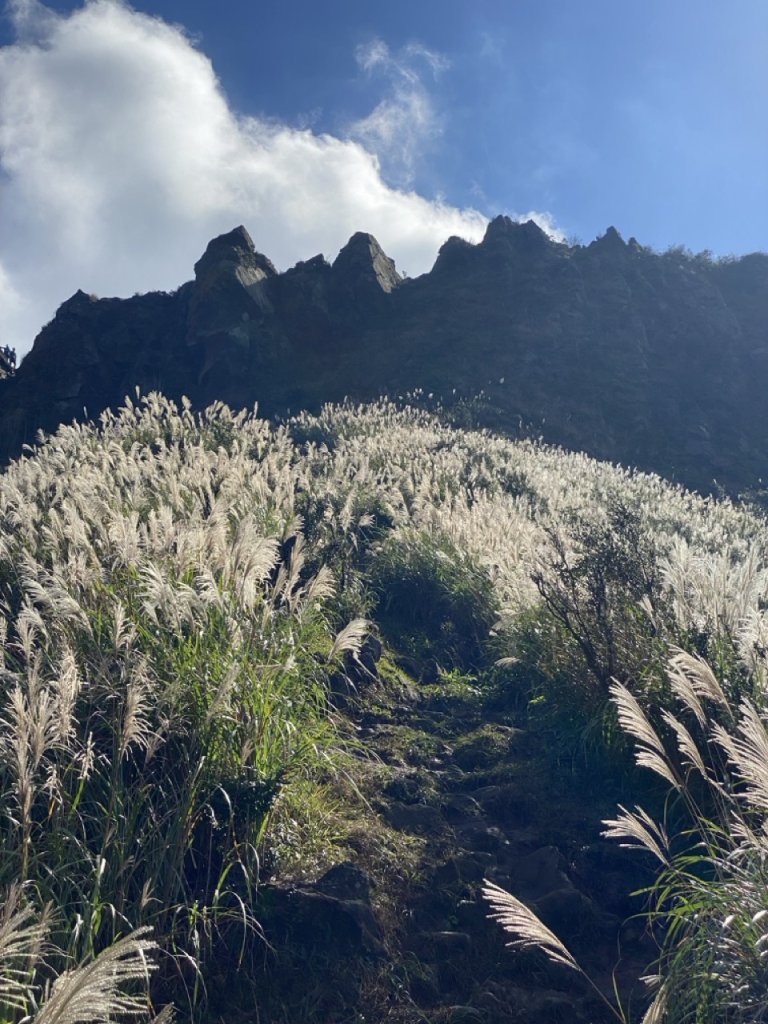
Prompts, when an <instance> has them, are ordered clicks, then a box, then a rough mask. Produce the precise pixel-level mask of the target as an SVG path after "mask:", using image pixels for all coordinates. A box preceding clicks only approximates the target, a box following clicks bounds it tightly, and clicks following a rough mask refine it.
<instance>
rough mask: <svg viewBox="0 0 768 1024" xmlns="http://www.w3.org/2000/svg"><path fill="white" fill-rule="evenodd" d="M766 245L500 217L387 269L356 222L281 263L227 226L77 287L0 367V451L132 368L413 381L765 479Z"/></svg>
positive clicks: (491, 419)
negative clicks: (400, 267) (158, 264)
mask: <svg viewBox="0 0 768 1024" xmlns="http://www.w3.org/2000/svg"><path fill="white" fill-rule="evenodd" d="M767 325H768V255H764V254H752V255H749V256H745V257H743V258H741V259H739V260H732V261H725V262H712V261H710V260H708V259H707V258H706V257H694V256H691V255H690V254H687V253H685V252H683V251H678V250H671V251H670V252H668V253H665V254H662V255H660V254H656V253H653V252H651V251H650V250H648V249H646V248H644V247H642V246H640V245H639V244H638V243H637V242H636V241H635V240H634V239H631V240H630V241H629V242H628V243H625V242H624V241H623V240H622V238H621V236H620V235H619V234H618V232H617V231H616V230H615V229H613V228H609V229H608V231H607V232H606V234H605V235H604V236H602V237H601V238H599V239H597V240H596V241H595V242H593V243H592V244H591V245H588V246H581V245H576V246H569V245H565V244H560V243H556V242H553V241H552V240H551V239H549V238H548V236H547V235H546V234H544V232H542V231H541V230H540V229H539V228H538V227H537V226H536V225H535V224H533V223H532V222H528V223H525V224H519V223H515V222H513V221H511V220H510V219H509V218H506V217H498V218H496V219H495V220H494V221H492V222H491V224H490V225H489V227H488V230H487V233H486V235H485V238H484V239H483V241H482V242H481V243H479V244H478V245H471V244H470V243H467V242H465V241H462V240H461V239H458V238H451V239H449V240H448V241H447V242H446V243H445V244H444V245H443V247H442V249H441V250H440V253H439V256H438V258H437V261H436V263H435V266H434V267H433V269H432V271H431V272H430V273H428V274H424V275H423V276H421V277H419V278H415V279H413V280H411V279H407V278H403V277H401V276H400V275H399V274H398V272H397V270H396V268H395V265H394V263H393V261H392V260H390V259H389V258H388V257H387V256H386V255H385V253H384V252H383V251H382V250H381V248H380V246H379V245H378V243H377V242H376V240H375V239H374V238H373V237H372V236H371V235H367V234H363V233H358V234H356V235H354V236H353V237H352V238H351V239H350V241H349V242H348V243H347V245H346V246H345V247H344V248H343V249H342V250H341V252H340V253H339V255H338V256H337V258H336V260H335V262H334V263H333V264H330V263H328V262H327V261H326V260H325V258H324V257H322V256H316V257H314V258H313V259H310V260H308V261H306V262H301V263H298V264H297V265H296V266H295V267H293V268H291V269H290V270H287V271H285V272H284V273H278V272H277V271H276V270H275V268H274V266H273V265H272V264H271V262H270V261H269V260H268V259H267V258H266V257H265V256H263V255H261V254H260V253H258V252H257V251H256V250H255V248H254V245H253V242H252V241H251V238H250V236H249V235H248V233H247V231H246V230H245V229H244V228H242V227H240V228H237V229H235V230H234V231H232V232H230V233H229V234H226V235H222V236H220V237H219V238H216V239H214V240H213V241H212V242H211V243H210V244H209V246H208V248H207V250H206V252H205V254H204V255H203V257H202V258H201V259H200V260H199V261H198V263H197V264H196V266H195V280H194V281H192V282H189V283H187V284H185V285H183V286H182V287H181V288H179V289H178V291H176V292H174V293H172V294H164V293H152V294H148V295H142V296H135V297H133V298H131V299H124V300H121V299H97V298H94V297H91V296H87V295H85V294H83V293H82V292H78V293H77V294H76V295H74V296H73V297H72V298H71V299H69V300H68V301H67V302H65V303H64V304H63V305H62V306H61V308H60V309H59V311H58V313H57V314H56V317H55V318H54V320H53V321H51V323H49V324H48V325H47V326H46V327H44V328H43V330H42V331H41V333H40V335H39V336H38V338H37V340H36V341H35V345H34V348H33V350H32V352H31V353H30V354H29V355H28V356H27V358H26V359H25V360H24V361H23V363H22V365H21V366H20V367H19V369H18V370H17V371H16V373H15V374H14V375H12V376H8V377H6V378H5V379H3V380H0V457H2V458H3V459H8V458H10V457H13V456H15V455H16V454H18V452H19V451H20V449H21V446H22V444H24V443H30V442H32V441H33V440H34V438H35V435H36V432H37V430H38V429H39V428H42V429H44V430H52V429H54V428H55V427H56V426H57V425H58V424H59V423H60V422H66V421H69V420H71V419H72V418H82V416H83V410H84V409H85V410H87V414H88V416H90V417H96V416H98V414H99V413H100V412H101V411H102V410H103V409H104V408H106V407H107V406H117V405H119V404H120V403H121V401H122V399H123V397H124V396H125V395H126V394H130V393H132V392H133V390H134V388H135V387H136V386H137V385H138V386H139V387H141V389H142V390H144V391H147V390H150V389H161V390H162V391H164V392H165V393H166V394H167V395H169V396H170V397H179V396H181V395H187V396H189V398H190V399H191V400H192V401H193V403H194V404H195V405H204V404H207V403H210V402H211V401H214V400H216V399H222V400H224V401H226V402H227V403H229V404H230V405H233V406H252V405H253V403H254V402H258V403H259V408H260V410H261V412H262V413H263V414H267V415H275V414H284V413H286V412H287V411H289V410H290V411H293V412H295V411H297V410H299V409H301V408H309V409H316V408H317V407H319V405H320V404H321V403H323V402H326V401H337V400H340V399H342V398H344V397H345V396H349V397H351V398H354V399H360V400H364V399H370V398H374V397H376V396H378V395H380V394H382V393H389V394H392V395H397V394H401V393H403V392H405V391H409V392H412V391H414V390H415V389H417V388H423V389H424V391H425V392H426V393H430V392H431V393H433V394H434V395H435V396H440V397H442V399H443V400H444V401H445V402H450V401H451V400H452V398H453V396H459V397H470V398H471V397H474V396H476V395H478V394H479V393H480V392H481V391H482V392H483V395H482V400H481V401H480V402H476V403H474V407H475V408H474V414H475V416H476V418H477V419H478V420H479V422H480V423H481V424H485V425H488V426H490V427H493V428H494V429H496V430H500V431H502V432H505V433H508V434H511V435H519V434H520V433H527V434H532V435H534V436H542V437H543V438H544V439H545V440H546V441H549V442H552V443H556V444H562V445H564V446H566V447H568V448H572V449H579V450H583V451H586V452H588V453H589V454H590V455H593V456H596V457H599V458H604V459H610V460H612V461H616V462H621V463H623V464H627V465H635V466H638V467H640V468H643V469H648V470H654V471H656V472H659V473H661V474H663V475H665V476H667V477H669V478H671V479H674V480H678V481H681V482H683V483H685V484H687V485H689V486H693V487H696V488H699V489H701V490H710V489H712V488H713V486H715V482H716V484H717V485H719V486H721V487H723V488H725V489H726V490H728V491H730V492H733V493H736V492H739V491H743V490H745V489H747V488H752V487H758V486H760V483H759V482H760V480H761V478H763V477H765V476H766V475H768V458H767V457H766V450H765V433H766V431H765V427H766V416H765V413H764V400H763V394H764V391H765V388H766V385H767V384H768V326H767Z"/></svg>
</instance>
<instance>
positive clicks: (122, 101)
mask: <svg viewBox="0 0 768 1024" xmlns="http://www.w3.org/2000/svg"><path fill="white" fill-rule="evenodd" d="M9 9H10V10H11V12H12V14H13V15H14V16H15V19H16V27H17V32H18V33H19V39H18V41H17V42H16V43H15V44H13V45H10V46H6V47H4V48H3V49H0V344H11V345H13V346H15V347H16V348H17V349H18V351H19V353H22V352H24V351H26V350H27V349H28V348H29V346H30V344H31V341H32V339H33V337H34V336H35V334H36V333H37V331H38V330H39V329H40V327H41V325H42V324H43V323H44V322H45V321H46V320H48V319H50V318H51V316H52V315H53V313H54V312H55V310H56V308H57V306H58V305H59V304H60V303H61V302H62V301H63V300H64V299H66V298H67V297H68V296H69V295H71V294H72V293H73V292H74V291H76V290H77V288H82V289H84V290H85V291H87V292H94V293H96V294H100V295H114V294H121V295H126V294H131V293H132V292H135V291H147V290H150V289H153V288H164V289H171V288H175V287H177V286H178V285H179V284H180V283H181V282H183V281H185V280H188V279H189V278H190V277H191V269H192V264H193V263H194V261H195V260H196V259H197V258H198V257H199V255H200V254H201V253H202V252H203V250H204V248H205V245H206V244H207V242H208V241H209V239H210V238H212V237H213V236H214V235H217V234H220V233H221V232H223V231H227V230H229V229H230V228H232V227H234V226H235V225H236V224H238V223H243V224H245V225H246V227H247V228H248V229H249V231H250V233H251V235H252V236H253V238H254V240H255V243H256V246H257V248H259V249H260V250H261V251H262V252H264V253H266V254H267V255H268V256H269V257H270V258H271V259H272V260H273V261H274V262H275V263H276V264H277V265H278V267H282V268H285V267H287V266H290V265H292V264H293V263H295V262H296V261H297V260H299V259H307V258H309V257H310V256H312V255H314V254H315V253H317V252H325V253H326V254H327V255H328V256H329V257H331V258H333V257H334V256H335V254H336V252H337V251H338V249H339V248H340V247H341V246H342V245H343V244H344V243H345V242H346V240H347V239H348V238H349V236H350V235H351V234H352V233H353V232H355V231H359V230H364V231H370V232H372V233H373V234H375V235H376V236H377V238H378V239H379V241H380V242H381V244H382V245H383V247H384V248H385V250H386V251H387V252H388V253H389V254H390V255H391V256H393V257H394V258H395V259H396V260H397V262H398V264H399V265H400V266H401V267H403V268H404V269H406V270H407V271H408V272H409V273H410V274H411V275H414V274H417V273H421V272H423V271H425V270H427V269H428V268H429V266H430V265H431V263H432V262H433V260H434V257H435V254H436V251H437V248H438V247H439V245H440V244H441V243H442V242H443V241H444V240H445V239H446V238H447V237H448V236H449V235H452V234H458V235H462V236H464V237H465V238H469V239H471V240H477V239H478V238H480V237H481V235H482V233H483V231H484V227H485V218H484V217H482V216H481V215H480V214H479V213H477V212H476V211H473V210H459V209H456V208H454V207H451V206H449V205H447V204H446V203H444V202H441V201H439V200H428V199H425V198H423V197H421V196H419V195H416V194H415V193H413V192H406V191H402V190H397V189H394V188H392V187H389V186H388V185H387V184H386V183H385V181H384V180H383V178H382V175H381V170H380V164H379V160H378V157H377V156H376V155H375V154H374V153H373V152H370V151H369V150H367V149H366V148H365V147H364V146H363V145H362V143H361V142H360V141H355V140H352V139H338V138H334V137H332V136H329V135H317V134H313V133H312V132H311V131H299V130H295V129H291V128H288V127H286V126H283V125H276V124H274V123H269V122H266V121H262V120H256V119H253V118H242V117H239V116H237V115H236V114H235V113H234V112H233V111H232V110H231V108H230V107H229V106H228V103H227V100H226V98H225V96H224V94H223V92H222V90H221V88H220V86H219V83H218V81H217V79H216V75H215V73H214V71H213V68H212V66H211V63H210V61H209V60H208V59H207V58H206V57H205V55H204V54H202V53H201V52H199V51H198V50H197V49H195V47H194V45H193V44H192V43H191V42H190V40H189V39H188V38H187V37H186V36H185V35H184V33H183V30H181V29H179V28H178V27H173V26H170V25H168V24H166V23H164V22H163V21H161V20H159V19H157V18H153V17H149V16H147V15H144V14H139V13H136V12H135V11H133V10H132V9H131V8H130V7H128V6H127V5H125V4H123V3H120V2H119V0H91V2H89V3H87V4H86V5H85V6H84V7H82V8H81V9H79V10H77V11H75V12H74V13H72V14H71V15H69V16H67V17H63V16H59V15H55V14H53V13H52V12H51V11H50V10H48V9H47V8H45V7H44V6H42V5H41V4H40V3H39V2H37V0H15V2H14V3H13V4H12V5H11V7H10V8H9ZM381 47H382V48H381V49H380V50H379V51H371V52H370V54H369V56H368V57H367V58H363V59H362V61H361V64H362V65H363V66H364V64H365V61H366V60H367V61H368V63H369V64H370V65H371V67H374V66H376V64H377V63H378V64H382V63H383V64H387V62H391V61H392V57H391V55H390V54H389V51H387V50H386V47H383V44H381ZM425 54H426V51H425V52H419V53H417V52H416V50H414V51H413V52H412V53H411V54H410V55H408V54H405V56H404V58H403V59H404V60H405V59H407V60H416V59H420V60H422V61H424V60H426V63H427V66H428V67H429V68H430V69H431V70H433V71H437V70H439V68H438V66H437V64H439V58H437V57H436V56H435V55H429V56H428V57H427V56H426V55H425ZM433 61H437V64H435V65H434V66H433ZM371 62H373V63H371ZM406 77H407V76H406ZM378 109H379V108H377V110H378ZM375 114H376V111H374V112H373V114H372V115H371V117H372V118H373V117H374V115H375ZM380 115H381V118H380V123H381V125H383V124H384V123H385V121H386V117H385V111H384V110H382V111H380ZM403 117H404V121H403V122H402V123H403V124H404V127H405V128H406V129H407V121H408V117H411V118H412V119H414V120H415V122H416V124H417V126H418V125H419V124H421V125H422V127H423V124H424V122H423V118H424V117H427V115H426V114H423V112H420V111H419V108H418V104H416V105H414V106H412V107H411V108H410V110H406V111H405V112H404V114H403ZM420 118H422V121H420V120H419V119H420ZM370 123H371V132H372V133H373V124H374V121H373V120H372V121H371V122H370ZM419 130H421V129H419ZM381 131H382V132H383V131H384V129H383V127H382V129H381ZM393 131H394V129H393ZM371 137H373V134H372V136H371ZM382 137H383V136H382ZM360 138H362V134H361V135H360Z"/></svg>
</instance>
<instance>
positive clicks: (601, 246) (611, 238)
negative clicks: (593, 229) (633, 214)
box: [587, 226, 639, 253]
mask: <svg viewBox="0 0 768 1024" xmlns="http://www.w3.org/2000/svg"><path fill="white" fill-rule="evenodd" d="M632 241H633V242H635V246H637V242H636V241H635V239H632ZM587 248H588V249H591V250H593V251H597V252H605V253H623V252H624V251H625V250H626V249H627V243H626V242H625V241H624V239H623V238H622V237H621V235H620V234H619V232H618V231H617V230H616V228H615V227H613V226H611V227H609V228H606V230H605V234H604V235H600V237H599V238H596V239H595V240H594V242H590V244H589V245H588V246H587ZM638 248H639V247H638ZM633 251H634V247H633Z"/></svg>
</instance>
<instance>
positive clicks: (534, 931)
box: [482, 880, 582, 973]
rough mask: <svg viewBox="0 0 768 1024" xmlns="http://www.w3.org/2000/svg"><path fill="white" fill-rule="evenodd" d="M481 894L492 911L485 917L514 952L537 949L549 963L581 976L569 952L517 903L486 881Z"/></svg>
mask: <svg viewBox="0 0 768 1024" xmlns="http://www.w3.org/2000/svg"><path fill="white" fill-rule="evenodd" d="M482 894H483V897H484V898H485V899H486V900H487V901H488V902H489V903H490V904H491V907H492V913H491V914H490V915H489V916H490V917H492V918H493V919H494V920H495V921H498V922H499V924H500V925H501V926H502V928H503V929H504V931H505V932H506V933H507V934H508V935H510V936H511V939H510V941H509V942H508V943H507V945H509V946H512V947H513V948H515V949H540V950H541V951H542V952H543V953H544V954H545V955H546V956H547V957H548V958H549V959H550V960H551V961H552V962H553V963H558V964H564V965H565V966H566V967H570V968H571V970H574V971H577V972H578V973H582V971H581V968H580V967H579V965H578V963H577V962H576V960H575V959H574V957H573V954H572V953H571V952H570V950H569V949H568V948H567V947H566V946H565V945H564V944H563V943H562V942H561V941H560V939H558V937H557V936H556V935H555V934H554V933H553V932H551V931H550V930H549V928H547V926H546V925H545V924H544V923H543V922H542V921H540V920H539V918H538V917H537V916H536V915H535V914H534V912H533V911H532V910H531V909H530V908H529V907H527V906H526V905H525V904H524V903H523V902H521V900H519V899H517V898H516V897H515V896H513V895H512V894H511V893H509V892H507V891H506V889H502V888H501V887H500V886H498V885H495V884H494V883H493V882H489V881H487V880H486V881H485V882H484V883H483V888H482Z"/></svg>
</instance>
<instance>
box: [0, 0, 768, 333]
mask: <svg viewBox="0 0 768 1024" xmlns="http://www.w3.org/2000/svg"><path fill="white" fill-rule="evenodd" d="M147 16H150V17H147ZM171 26H176V27H175V28H173V27H171ZM0 45H1V47H2V48H0V341H4V340H6V339H9V340H10V341H11V342H13V343H15V344H16V345H17V347H20V349H23V348H25V347H28V342H29V341H31V336H30V335H31V333H34V331H36V329H37V328H38V327H39V326H40V325H41V324H42V322H43V321H44V319H47V318H48V317H50V315H51V314H52V312H53V310H54V309H55V307H56V305H57V304H58V303H59V302H60V301H62V300H63V299H64V298H66V296H67V295H68V294H69V293H70V292H71V291H73V290H74V288H75V287H83V288H84V289H85V290H87V291H96V292H98V293H99V294H110V293H115V294H127V293H130V292H131V291H135V290H145V289H146V288H149V287H153V286H154V287H173V286H175V285H177V284H179V283H180V282H181V281H182V280H184V279H186V278H187V277H189V276H190V272H191V266H192V263H193V262H194V260H195V259H196V258H197V256H198V255H199V251H198V250H200V249H201V247H203V246H204V244H205V241H206V240H207V237H210V236H211V235H213V234H216V233H219V232H220V231H224V230H228V229H229V228H230V227H232V226H234V224H236V223H239V222H243V223H245V224H246V226H247V227H248V228H249V230H250V231H251V234H252V235H253V237H254V240H255V241H256V244H257V247H258V248H260V249H262V250H263V251H265V252H266V253H267V254H268V255H270V256H271V257H272V258H273V259H275V261H276V262H277V263H278V265H280V266H287V265H290V264H291V263H292V262H295V261H296V260H298V259H301V258H308V257H309V256H311V255H313V254H314V252H315V251H318V250H321V251H324V252H326V255H328V256H330V257H331V258H332V257H333V256H334V255H335V251H337V250H338V248H339V247H340V246H341V245H342V244H343V242H344V241H345V240H346V237H348V235H349V234H351V233H352V231H354V230H370V231H372V232H373V233H374V234H377V236H379V237H380V240H381V241H382V243H383V244H384V246H385V248H387V249H388V251H390V253H391V255H393V256H394V257H395V259H396V260H397V261H398V265H399V266H401V267H402V268H403V269H405V270H407V271H408V272H410V273H412V274H414V273H420V272H423V271H424V270H426V269H428V267H429V265H430V264H431V261H432V260H433V259H434V254H435V252H436V250H437V247H438V246H439V244H440V241H441V240H443V239H444V238H445V237H447V236H448V234H451V233H459V234H464V235H465V236H466V237H469V238H472V239H476V238H477V237H479V236H480V235H481V233H482V227H483V222H484V219H485V218H487V217H489V216H493V215H494V214H496V213H499V212H502V213H508V214H510V215H512V216H529V215H535V216H536V217H537V218H538V219H539V220H540V222H541V223H543V224H548V225H550V228H551V230H553V231H554V232H556V233H559V234H560V235H562V236H565V237H569V238H577V239H579V240H581V241H584V242H589V241H591V240H592V239H593V238H594V237H595V236H596V235H598V234H601V233H602V232H603V231H604V230H605V228H606V227H607V226H608V225H609V224H613V225H615V226H616V227H617V228H618V229H619V230H620V231H621V233H622V234H623V235H624V236H625V237H629V236H630V235H634V236H635V237H637V238H638V240H639V241H641V242H642V243H644V244H649V245H652V246H654V247H655V248H660V249H663V248H665V247H667V246H669V245H673V244H683V245H686V246H688V247H689V248H691V249H693V250H694V251H699V250H701V249H711V250H713V251H714V252H715V253H716V254H722V255H725V254H730V253H736V254H740V253H744V252H749V251H753V250H755V249H767V248H768V117H767V116H766V114H765V111H766V109H768V59H767V58H768V3H766V2H765V0H732V2H731V3H728V4H726V3H724V2H723V0H666V2H661V0H643V3H642V4H640V3H630V2H617V0H612V2H609V0H580V2H579V3H573V2H570V0H557V2H556V0H535V2H534V0H508V2H498V0H497V2H491V0H485V2H483V0H474V2H472V3H470V2H468V0H466V2H459V0H417V2H413V0H411V2H409V3H404V2H401V0H390V2H389V3H388V4H376V5H374V4H365V3H361V2H360V0H357V2H352V0H325V2H323V3H318V2H315V3H312V4H310V3H306V2H304V0H301V2H299V0H295V2H283V3H280V4H278V3H264V2H262V3H253V2H252V0H250V2H248V0H222V2H220V3H217V4H213V3H211V2H205V3H202V2H198V3H194V2H189V0H187V2H181V0H156V2H142V3H135V4H133V5H132V7H128V6H126V5H120V4H118V3H117V2H116V0H94V2H92V3H91V4H90V5H88V6H87V7H83V5H82V4H79V3H78V4H75V3H65V2H55V0H52V2H50V3H48V4H47V5H46V6H43V5H42V4H40V3H38V2H35V0H16V2H13V3H10V4H8V5H7V7H6V16H5V19H4V21H3V24H2V27H1V28H0ZM185 168H186V169H187V173H186V177H185ZM381 236H383V237H381ZM313 247H314V248H313ZM41 261H42V262H43V263H44V265H41ZM33 284H34V287H33ZM3 300H5V301H3ZM27 339H28V340H27Z"/></svg>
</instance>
